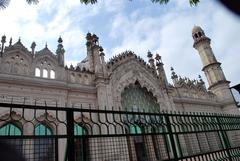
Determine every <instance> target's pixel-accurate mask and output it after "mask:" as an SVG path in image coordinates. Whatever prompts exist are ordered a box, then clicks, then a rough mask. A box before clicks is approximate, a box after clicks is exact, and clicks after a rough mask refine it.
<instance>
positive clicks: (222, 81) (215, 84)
mask: <svg viewBox="0 0 240 161" xmlns="http://www.w3.org/2000/svg"><path fill="white" fill-rule="evenodd" d="M229 83H230V81H227V80H221V81H218V82H216V83H214V84H212V85H211V86H209V87H208V90H212V88H214V87H216V86H218V85H220V84H229Z"/></svg>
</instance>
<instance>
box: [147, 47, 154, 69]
mask: <svg viewBox="0 0 240 161" xmlns="http://www.w3.org/2000/svg"><path fill="white" fill-rule="evenodd" d="M152 56H153V55H152V53H151V51H149V50H148V52H147V57H148V62H149V65H150V67H151V68H152V69H155V65H154V59H153V57H152Z"/></svg>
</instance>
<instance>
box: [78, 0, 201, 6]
mask: <svg viewBox="0 0 240 161" xmlns="http://www.w3.org/2000/svg"><path fill="white" fill-rule="evenodd" d="M130 1H132V0H130ZM151 1H152V3H159V4H167V3H168V2H169V1H170V0H151ZM80 2H81V3H84V4H89V3H90V4H95V3H97V2H98V0H80ZM199 2H200V0H189V4H190V5H191V6H196V5H197V4H198V3H199Z"/></svg>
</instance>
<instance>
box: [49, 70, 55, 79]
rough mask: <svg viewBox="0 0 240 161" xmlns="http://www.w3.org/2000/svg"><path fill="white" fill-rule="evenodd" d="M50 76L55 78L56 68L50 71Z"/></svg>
mask: <svg viewBox="0 0 240 161" xmlns="http://www.w3.org/2000/svg"><path fill="white" fill-rule="evenodd" d="M50 78H51V79H55V71H54V70H51V71H50Z"/></svg>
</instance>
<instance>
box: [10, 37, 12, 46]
mask: <svg viewBox="0 0 240 161" xmlns="http://www.w3.org/2000/svg"><path fill="white" fill-rule="evenodd" d="M9 46H12V38H10V40H9Z"/></svg>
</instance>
